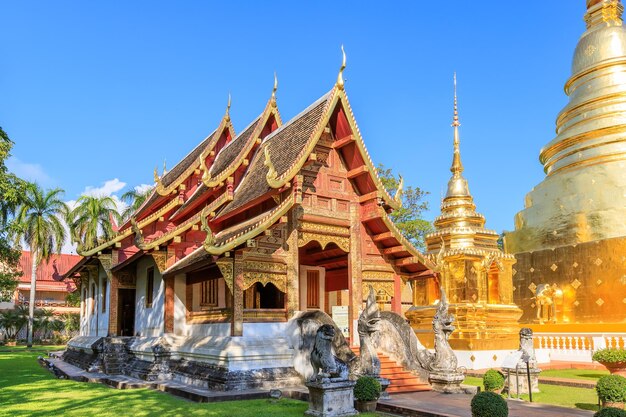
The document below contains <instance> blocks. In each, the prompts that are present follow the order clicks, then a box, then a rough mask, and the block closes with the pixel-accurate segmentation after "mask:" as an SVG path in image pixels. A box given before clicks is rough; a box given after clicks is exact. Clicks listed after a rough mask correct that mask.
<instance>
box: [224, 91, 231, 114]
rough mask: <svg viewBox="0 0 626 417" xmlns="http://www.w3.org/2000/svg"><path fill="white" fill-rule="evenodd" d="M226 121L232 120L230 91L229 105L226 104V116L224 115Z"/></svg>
mask: <svg viewBox="0 0 626 417" xmlns="http://www.w3.org/2000/svg"><path fill="white" fill-rule="evenodd" d="M224 118H225V119H226V120H230V91H229V92H228V104H226V114H225V115H224Z"/></svg>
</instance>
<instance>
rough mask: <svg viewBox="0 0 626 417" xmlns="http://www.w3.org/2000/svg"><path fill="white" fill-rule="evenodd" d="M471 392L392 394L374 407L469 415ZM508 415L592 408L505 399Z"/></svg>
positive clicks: (565, 413)
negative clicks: (575, 407)
mask: <svg viewBox="0 0 626 417" xmlns="http://www.w3.org/2000/svg"><path fill="white" fill-rule="evenodd" d="M471 400H472V396H471V395H466V394H442V393H439V392H434V391H429V392H416V393H406V394H395V395H392V396H391V398H390V399H388V400H381V401H379V403H378V410H380V411H383V412H386V413H392V414H396V415H401V416H415V417H472V413H471V411H470V401H471ZM507 402H508V404H509V417H592V416H593V414H594V412H593V411H586V410H578V409H574V408H564V407H557V406H553V405H546V404H537V403H529V402H522V401H517V400H508V401H507Z"/></svg>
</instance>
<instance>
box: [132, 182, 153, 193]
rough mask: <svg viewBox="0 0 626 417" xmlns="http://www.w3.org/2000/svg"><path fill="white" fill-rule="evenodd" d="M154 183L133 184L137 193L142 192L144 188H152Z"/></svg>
mask: <svg viewBox="0 0 626 417" xmlns="http://www.w3.org/2000/svg"><path fill="white" fill-rule="evenodd" d="M153 187H154V184H141V185H137V186H135V191H137V192H138V193H143V192H145V191H146V190H148V189H150V188H153Z"/></svg>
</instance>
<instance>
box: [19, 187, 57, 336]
mask: <svg viewBox="0 0 626 417" xmlns="http://www.w3.org/2000/svg"><path fill="white" fill-rule="evenodd" d="M62 194H63V190H61V189H58V188H57V189H54V190H49V191H45V192H44V191H43V190H42V189H41V188H40V187H39V186H38V185H36V184H30V185H28V186H27V187H26V190H25V193H24V196H23V198H22V202H21V204H20V206H19V208H18V210H17V214H16V217H15V219H14V232H15V239H16V240H18V241H21V240H23V241H24V242H25V243H26V244H27V245H28V247H29V248H30V252H31V258H32V269H31V278H30V303H29V305H28V338H27V346H28V347H32V345H33V323H34V317H35V292H36V291H37V268H38V267H39V265H40V264H41V262H42V261H43V260H46V262H47V261H49V260H50V257H51V256H52V254H53V253H61V247H62V246H63V243H64V242H65V229H64V228H63V224H62V222H61V219H62V218H67V216H68V209H67V206H66V205H65V203H64V202H63V201H62V200H61V195H62Z"/></svg>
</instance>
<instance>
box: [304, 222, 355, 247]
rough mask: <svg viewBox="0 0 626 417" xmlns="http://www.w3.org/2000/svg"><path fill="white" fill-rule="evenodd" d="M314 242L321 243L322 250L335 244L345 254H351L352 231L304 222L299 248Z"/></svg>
mask: <svg viewBox="0 0 626 417" xmlns="http://www.w3.org/2000/svg"><path fill="white" fill-rule="evenodd" d="M314 240H315V241H317V242H319V244H320V246H321V247H322V248H325V247H326V246H327V245H328V244H330V243H335V244H336V245H337V246H339V248H340V249H341V250H343V251H344V252H350V229H348V228H347V227H342V226H334V225H329V224H320V223H312V222H302V223H301V224H300V232H299V234H298V246H299V247H302V246H304V245H306V244H307V243H309V242H311V241H314Z"/></svg>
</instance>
